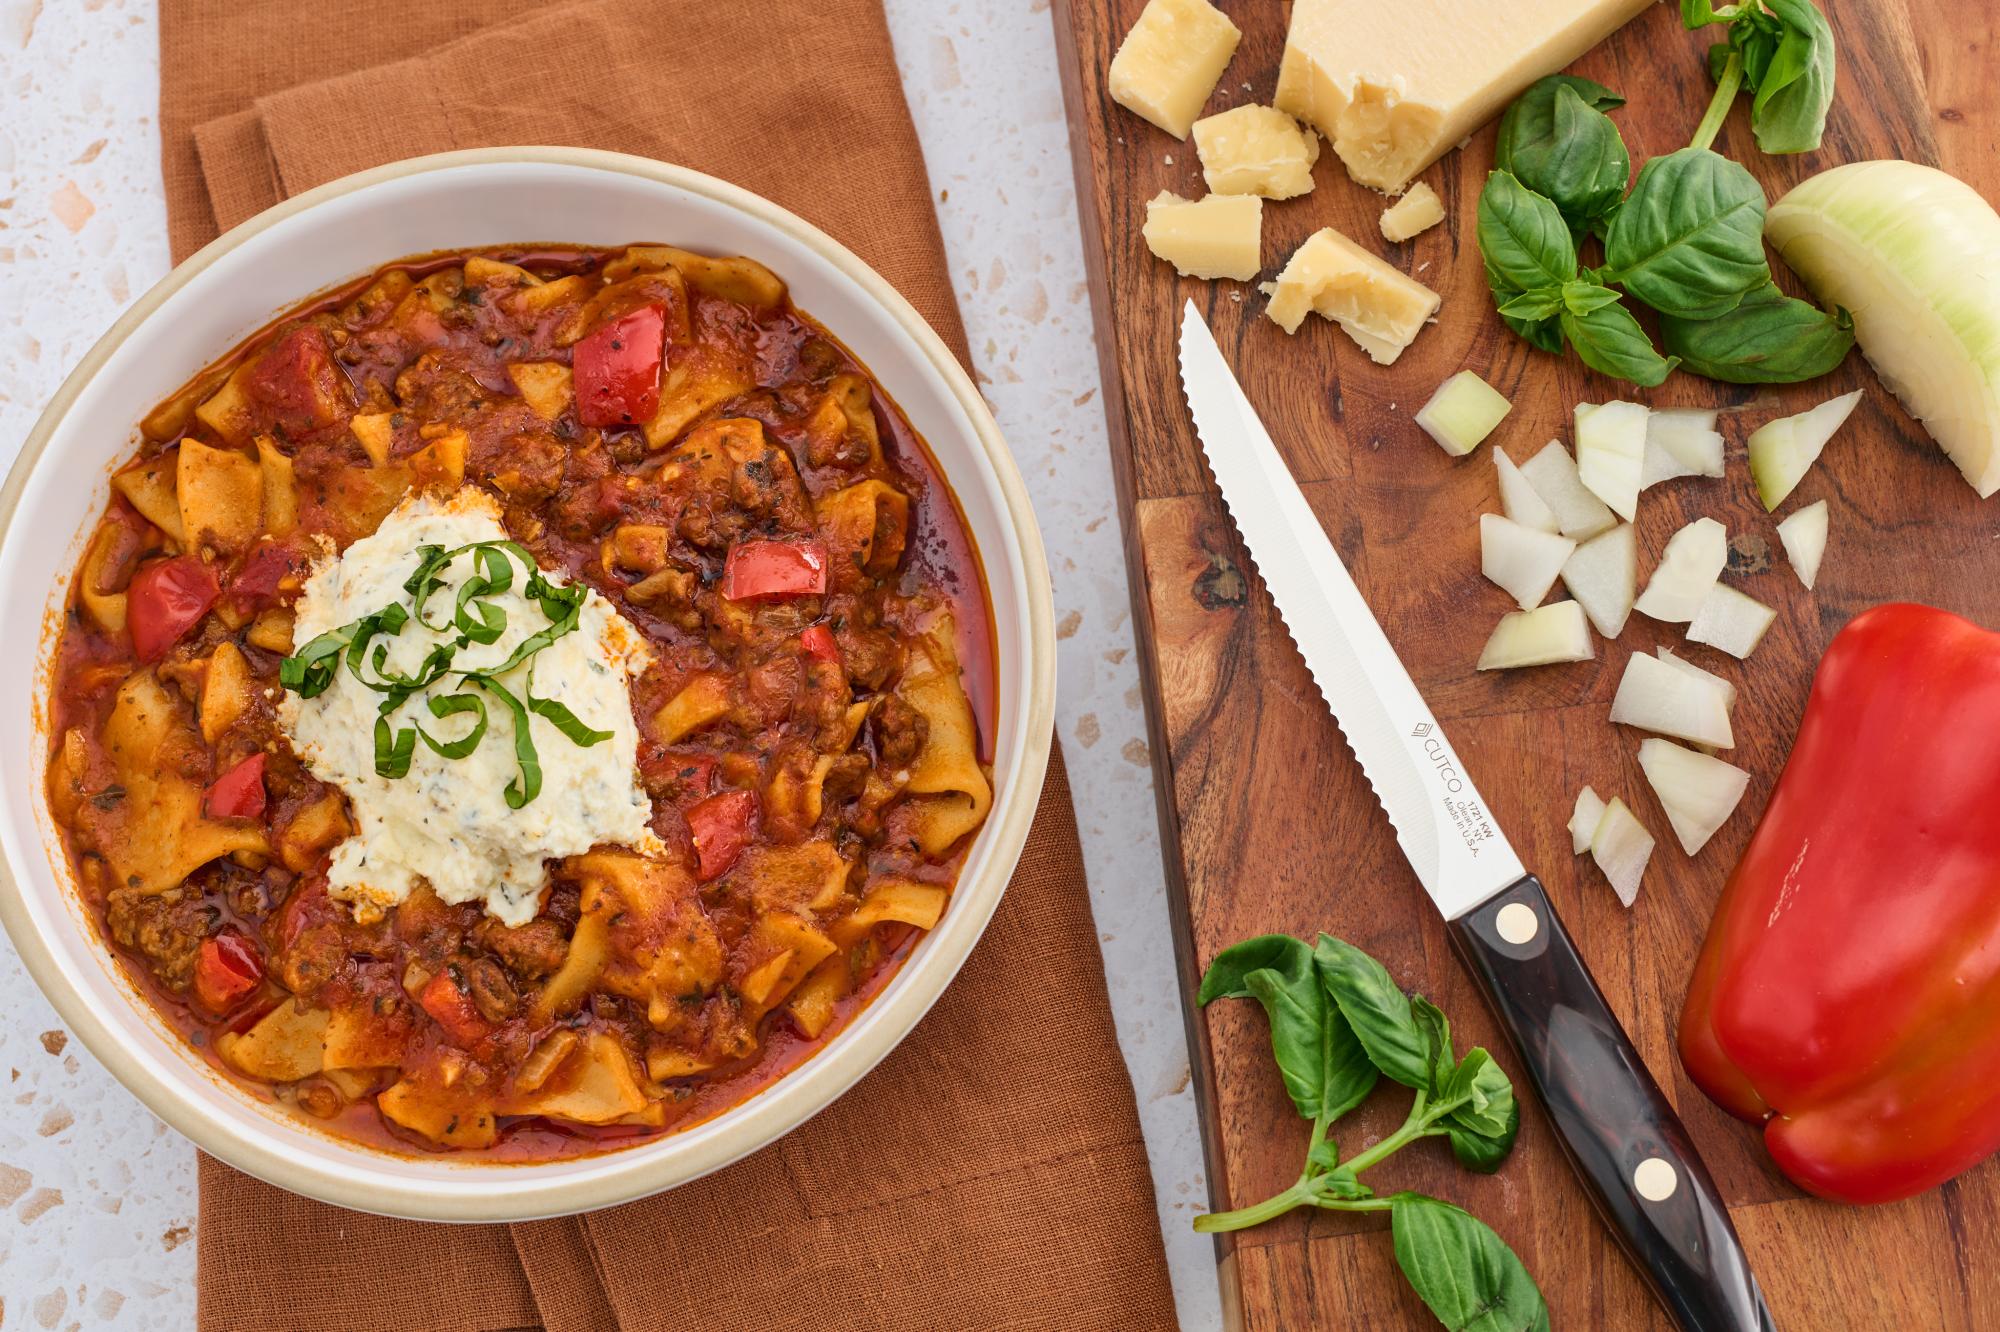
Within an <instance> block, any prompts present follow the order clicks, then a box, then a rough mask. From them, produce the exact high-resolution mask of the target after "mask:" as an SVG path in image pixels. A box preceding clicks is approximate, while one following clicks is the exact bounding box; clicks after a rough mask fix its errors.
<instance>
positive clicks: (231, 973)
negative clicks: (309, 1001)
mask: <svg viewBox="0 0 2000 1332" xmlns="http://www.w3.org/2000/svg"><path fill="white" fill-rule="evenodd" d="M263 979H264V959H263V958H262V957H260V956H259V955H258V953H257V945H256V944H254V943H252V942H251V941H250V938H249V936H248V935H246V934H244V933H243V932H242V931H241V930H239V929H237V928H236V927H234V926H233V925H225V926H224V927H223V928H222V930H221V932H219V933H217V934H211V935H210V936H209V937H208V938H206V939H203V940H202V941H201V948H200V949H199V950H198V951H197V952H196V953H195V955H194V998H195V1002H196V1003H198V1004H200V1005H201V1006H202V1007H203V1008H205V1009H207V1010H208V1011H209V1012H210V1013H213V1014H215V1015H216V1016H218V1017H220V1016H221V1015H222V1014H224V1013H227V1012H228V1011H229V1010H230V1009H232V1008H234V1007H236V1005H238V1004H239V1003H241V1002H243V999H244V998H245V996H247V995H248V994H249V993H250V992H251V991H252V990H255V989H256V988H257V986H258V985H259V984H260V983H262V981H263Z"/></svg>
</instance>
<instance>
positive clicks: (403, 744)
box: [375, 699, 417, 781]
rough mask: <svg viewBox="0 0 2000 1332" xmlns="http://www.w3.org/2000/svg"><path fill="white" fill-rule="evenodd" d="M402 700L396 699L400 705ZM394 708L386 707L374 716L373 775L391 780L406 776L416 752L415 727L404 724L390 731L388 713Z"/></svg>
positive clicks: (397, 704)
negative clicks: (400, 727) (397, 729)
mask: <svg viewBox="0 0 2000 1332" xmlns="http://www.w3.org/2000/svg"><path fill="white" fill-rule="evenodd" d="M401 705H402V700H401V699H397V700H396V706H398V707H400V706H401ZM394 710H395V709H394V708H386V709H385V711H383V712H381V713H378V714H377V715H376V717H375V775H376V776H378V777H386V778H388V779H389V780H391V781H394V780H396V779H397V778H399V777H406V776H408V775H409V771H410V758H411V756H412V755H414V754H415V753H416V752H417V728H416V727H414V726H405V727H404V728H403V729H402V730H400V731H392V730H391V728H390V726H389V717H388V713H389V712H392V711H394Z"/></svg>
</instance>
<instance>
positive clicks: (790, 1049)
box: [48, 245, 993, 1160]
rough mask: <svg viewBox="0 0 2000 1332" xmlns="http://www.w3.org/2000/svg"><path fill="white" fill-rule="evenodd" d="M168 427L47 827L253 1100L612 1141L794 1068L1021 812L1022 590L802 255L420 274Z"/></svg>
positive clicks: (97, 592) (92, 624)
mask: <svg viewBox="0 0 2000 1332" xmlns="http://www.w3.org/2000/svg"><path fill="white" fill-rule="evenodd" d="M141 435H142V442H141V444H140V446H139V449H138V452H137V455H136V456H135V457H133V458H132V459H131V460H130V462H129V463H127V464H126V465H125V466H124V467H123V468H122V469H121V470H119V471H118V472H117V473H116V474H115V475H113V476H112V478H111V485H110V490H111V494H110V500H109V506H108V508H107V509H106V511H105V513H104V516H103V518H102V520H101V521H100V523H99V524H98V526H97V528H96V530H95V532H94V533H93V534H92V535H91V536H90V539H89V541H88V544H87V546H86V548H85V551H84V554H83V558H82V563H81V565H80V567H79V568H78V569H77V570H76V573H75V576H74V578H73V580H72V586H71V591H70V597H69V604H68V607H67V614H66V615H65V617H64V619H63V622H62V625H61V638H60V642H59V644H58V647H57V651H56V654H55V659H54V666H53V681H52V690H53V692H52V697H51V700H50V703H49V722H50V735H51V743H52V753H51V756H50V763H49V776H48V785H49V791H48V794H49V799H50V804H51V808H52V810H53V812H54V815H55V818H56V820H57V822H58V824H59V825H60V827H61V829H62V831H63V834H64V840H65V842H66V846H67V852H68V855H69V857H70V860H71V864H72V867H73V869H74V872H75V877H76V880H77V882H78V883H79V884H80V885H81V889H82V891H83V893H84V894H85V895H86V897H87V898H88V900H89V903H90V905H91V906H92V907H93V909H94V910H95V912H96V914H97V917H98V919H99V921H100V922H101V925H102V929H103V934H104V937H105V940H106V942H107V945H108V946H110V947H111V948H113V949H114V950H115V951H116V952H117V954H118V955H119V956H120V957H121V958H122V959H124V961H125V963H126V964H127V966H128V968H129V970H130V971H131V972H132V973H133V975H134V977H135V979H136V980H137V982H138V983H139V986H140V988H141V989H143V990H144V991H145V992H146V993H148V994H149V995H151V996H152V997H153V999H154V1000H155V1001H156V1003H157V1005H158V1007H159V1008H160V1010H161V1012H162V1013H163V1014H164V1015H165V1017H166V1018H167V1019H168V1021H169V1022H170V1023H172V1024H173V1025H174V1027H175V1028H176V1029H178V1030H179V1031H180V1032H182V1033H183V1034H184V1035H185V1037H186V1039H187V1040H188V1041H189V1042H190V1043H191V1044H192V1045H193V1046H195V1047H196V1048H197V1049H199V1050H200V1051H201V1052H202V1054H203V1055H204V1056H205V1057H207V1058H208V1059H210V1060H211V1061H212V1062H214V1063H215V1064H217V1065H218V1066H220V1067H221V1068H223V1069H225V1070H227V1071H228V1072H229V1073H230V1074H231V1075H233V1076H234V1077H236V1078H237V1079H238V1080H240V1081H243V1082H246V1083H248V1084H250V1085H251V1086H252V1087H253V1088H255V1089H258V1090H260V1091H261V1092H262V1093H263V1094H264V1095H267V1096H268V1097H270V1098H273V1099H275V1100H276V1101H277V1102H279V1103H282V1104H283V1105H284V1106H287V1107H289V1108H291V1109H293V1110H295V1111H297V1112H299V1113H301V1114H303V1115H306V1116H310V1117H311V1118H313V1119H315V1120H318V1121H323V1122H324V1123H325V1124H327V1125H328V1126H329V1127H331V1128H332V1129H333V1130H334V1131H336V1132H339V1133H342V1134H345V1135H347V1136H350V1137H354V1138H359V1139H362V1140H364V1141H367V1142H370V1143H372V1144H374V1145H376V1146H378V1147H386V1148H392V1149H396V1150H405V1151H408V1150H420V1151H458V1152H483V1153H487V1154H489V1155H493V1156H497V1157H500V1158H501V1159H513V1160H545V1159H549V1158H552V1157H558V1156H563V1155H567V1154H574V1153H580V1152H588V1151H595V1150H602V1149H604V1148H605V1147H606V1146H607V1145H613V1144H621V1143H624V1142H628V1141H632V1140H638V1139H643V1138H646V1137H649V1136H652V1135H655V1134H659V1133H662V1132H666V1131H669V1130H671V1129H674V1128H676V1127H680V1126H684V1125H687V1124H689V1123H692V1122H695V1121H696V1120H699V1119H701V1118H704V1117H707V1116H709V1115H713V1114H715V1113H718V1112H720V1111H721V1110H724V1109H726V1108H728V1107H729V1106H730V1105H733V1104H735V1103H736V1102H738V1101H740V1100H741V1099H742V1098H744V1097H745V1096H747V1095H749V1094H751V1093H752V1092H754V1091H755V1090H756V1089H757V1088H759V1087H761V1086H764V1085H766V1084H767V1083H769V1082H770V1081H771V1080H772V1079H774V1078H776V1077H779V1076H781V1075H782V1074H784V1073H785V1072H786V1070H787V1069H789V1068H791V1067H793V1066H794V1065H796V1064H797V1063H798V1062H799V1061H800V1060H802V1059H804V1058H806V1057H807V1056H808V1055H810V1054H811V1052H812V1051H813V1050H814V1049H815V1048H816V1046H817V1045H818V1044H819V1043H820V1042H823V1041H825V1040H826V1039H828V1038H829V1037H830V1036H831V1035H832V1034H833V1033H834V1032H836V1031H837V1030H838V1029H839V1028H840V1026H841V1025H842V1023H843V1022H844V1021H846V1020H847V1019H848V1018H849V1017H850V1016H851V1015H852V1014H853V1013H854V1012H855V1011H856V1010H857V1009H858V1007H859V1006H861V1005H862V1004H864V1003H866V1002H867V1000H868V997H869V996H870V995H871V994H872V993H874V992H875V991H876V990H878V989H879V988H880V987H881V986H882V985H883V984H884V983H885V982H886V980H887V979H888V978H889V976H890V975H891V973H893V971H894V969H895V967H896V966H897V964H898V962H899V961H900V959H901V958H902V957H903V956H904V955H905V954H906V953H907V951H908V950H909V948H910V947H911V946H912V944H913V942H914V940H915V938H916V937H917V936H918V935H919V934H921V932H923V931H924V930H927V929H929V928H931V927H932V926H934V925H935V924H936V923H937V921H938V919H939V917H940V916H941V914H942V913H943V912H944V911H945V910H946V909H947V903H948V901H949V897H950V893H951V887H952V883H953V880H954V877H955V876H956V874H957V872H958V868H959V866H960V864H961V863H962V861H963V859H964V855H965V851H966V847H967V845H968V843H969V842H970V840H971V839H972V837H973V836H974V834H975V833H976V832H977V831H978V829H979V827H980V824H981V823H982V821H983V820H984V819H985V817H986V813H987V810H988V807H989V806H990V804H991V802H992V790H991V786H990V776H989V772H990V770H989V768H988V766H987V764H988V759H989V756H988V755H986V754H984V753H983V752H982V748H983V743H984V742H983V740H982V737H983V736H990V735H991V734H992V723H993V718H992V716H991V708H992V706H993V702H992V697H991V682H992V666H991V652H992V647H991V632H990V622H989V615H988V609H987V604H986V598H985V591H984V588H983V585H982V582H981V575H980V570H979V566H978V561H977V557H976V554H975V552H974V550H973V548H972V545H971V542H970V540H969V539H968V536H967V533H966V529H965V527H964V525H963V523H962V522H961V520H960V517H959V515H958V513H957V510H956V509H955V507H954V505H953V502H952V498H951V495H950V492H949V491H948V489H947V488H946V486H945V485H944V483H943V481H942V479H941V478H940V477H939V475H938V474H937V472H936V469H935V467H934V465H933V464H932V462H931V461H930V459H929V457H928V455H927V453H926V452H925V450H924V449H923V447H922V444H921V442H920V441H919V440H918V439H917V438H916V437H915V435H914V434H913V432H912V431H911V430H910V429H909V427H908V425H907V424H906V423H905V422H904V421H903V419H902V418H901V416H900V415H899V414H898V412H897V410H896V408H895V406H894V404H893V403H891V402H890V401H889V400H888V399H887V398H886V397H885V396H884V395H883V393H882V392H881V391H880V389H879V388H878V387H877V386H876V385H875V384H874V383H873V382H872V381H871V379H870V378H869V374H868V371H867V369H866V367H864V366H862V365H860V364H858V363H857V362H856V361H855V360H854V358H853V357H852V356H850V355H849V354H848V353H847V352H846V351H845V350H844V349H843V348H842V347H841V346H840V344H839V343H838V342H836V341H835V340H834V339H833V338H832V337H831V336H829V335H828V334H827V333H826V332H824V331H823V330H821V329H819V328H818V327H817V326H815V325H814V324H813V323H812V321H811V320H810V319H809V318H808V317H806V316H805V315H804V314H802V313H801V312H800V311H799V310H797V309H796V308H794V307H793V306H792V304H791V303H790V301H789V299H788V297H787V295H786V291H785V287H784V285H783V283H782V282H781V281H780V280H779V279H778V277H777V276H775V275H774V274H773V273H771V272H770V271H769V270H767V269H765V268H764V267H762V266H761V265H759V264H757V263H755V262H753V261H751V260H748V259H740V258H724V259H717V258H710V257H707V256H703V255H698V254H693V253H690V252H687V251H684V250H679V249H675V248H672V247H670V246H664V245H634V246H630V247H627V248H624V249H619V250H609V251H604V250H586V249H572V248H546V247H542V248H531V249H516V250H492V251H480V252H473V253H463V254H452V255H434V256H425V257H421V258H417V259H412V260H407V261H404V262H400V263H397V264H393V265H391V266H389V267H387V268H384V269H383V270H381V271H380V272H378V273H376V274H374V275H373V276H372V277H371V278H369V279H366V280H364V281H362V282H359V283H356V284H355V285H354V286H352V287H350V288H348V289H346V290H344V291H342V292H340V293H337V294H336V295H334V296H332V297H330V298H326V299H322V300H318V301H316V302H314V303H313V304H311V305H308V306H305V307H302V308H300V309H298V310H295V311H293V312H291V313H290V314H288V315H287V316H285V317H284V318H282V319H281V320H279V321H278V322H276V323H275V324H273V325H271V326H270V327H269V328H267V329H266V330H265V331H264V332H263V333H261V334H259V335H258V336H256V337H255V338H253V339H251V340H250V341H249V342H248V343H246V344H245V345H244V346H243V347H242V348H240V349H239V350H238V351H237V352H236V353H235V354H233V355H232V356H230V357H229V358H227V359H226V360H224V361H222V362H220V363H218V364H217V365H215V366H212V367H210V368H209V369H208V370H207V371H205V372H203V373H202V374H201V375H200V376H198V377H197V378H196V379H195V380H194V381H192V382H191V383H189V384H188V385H187V386H186V387H184V388H183V389H182V390H181V391H180V392H179V393H178V394H176V395H175V396H174V397H173V398H171V399H169V400H168V401H167V402H165V403H163V404H162V405H161V406H160V407H159V408H157V409H156V410H155V411H154V412H153V413H152V414H151V415H150V416H149V417H148V418H147V419H146V421H145V422H144V423H143V426H142V429H141Z"/></svg>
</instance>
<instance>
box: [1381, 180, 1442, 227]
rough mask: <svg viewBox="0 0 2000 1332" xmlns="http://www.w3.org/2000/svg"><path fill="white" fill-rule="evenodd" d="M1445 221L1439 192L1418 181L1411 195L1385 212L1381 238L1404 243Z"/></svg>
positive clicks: (1411, 187)
mask: <svg viewBox="0 0 2000 1332" xmlns="http://www.w3.org/2000/svg"><path fill="white" fill-rule="evenodd" d="M1442 221H1444V202H1443V200H1441V199H1439V198H1438V196H1437V191H1436V190H1434V189H1432V188H1431V187H1430V186H1429V185H1426V184H1425V183H1424V182H1423V181H1421V180H1420V181H1418V182H1417V183H1416V184H1414V185H1412V186H1410V189H1409V193H1407V194H1405V195H1404V196H1403V197H1402V198H1400V199H1398V200H1396V202H1394V203H1392V204H1390V205H1389V206H1388V207H1387V208H1385V209H1383V210H1382V238H1383V239H1384V240H1391V241H1396V242H1399V243H1400V242H1402V241H1406V240H1408V239H1409V238H1410V237H1412V236H1414V235H1416V234H1417V233H1418V232H1420V231H1429V230H1430V229H1431V228H1432V227H1434V226H1436V225H1437V224H1438V223H1440V222H1442Z"/></svg>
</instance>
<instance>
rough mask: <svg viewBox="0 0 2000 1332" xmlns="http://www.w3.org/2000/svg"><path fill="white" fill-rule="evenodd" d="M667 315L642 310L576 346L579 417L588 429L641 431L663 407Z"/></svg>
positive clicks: (655, 308) (659, 309)
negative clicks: (627, 427)
mask: <svg viewBox="0 0 2000 1332" xmlns="http://www.w3.org/2000/svg"><path fill="white" fill-rule="evenodd" d="M666 349H667V314H666V311H665V310H664V309H663V308H662V307H660V306H658V305H642V306H640V307H639V308H638V309H636V310H634V311H632V313H630V314H628V315H624V316H621V317H620V318H618V319H614V320H612V321H611V322H610V323H608V324H605V325H604V326H603V327H601V328H599V329H597V331H595V332H594V333H592V334H591V335H590V336H589V337H587V338H585V339H583V340H582V341H581V342H579V343H577V344H576V346H575V348H574V349H573V350H572V351H571V353H570V371H571V375H572V378H573V380H574V383H575V385H576V416H577V419H578V420H579V421H582V422H583V423H584V424H585V425H587V426H600V427H601V426H621V425H640V424H643V423H644V422H647V421H650V420H652V419H653V413H654V412H656V411H658V410H659V407H660V364H661V362H662V361H664V360H665V359H666Z"/></svg>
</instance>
